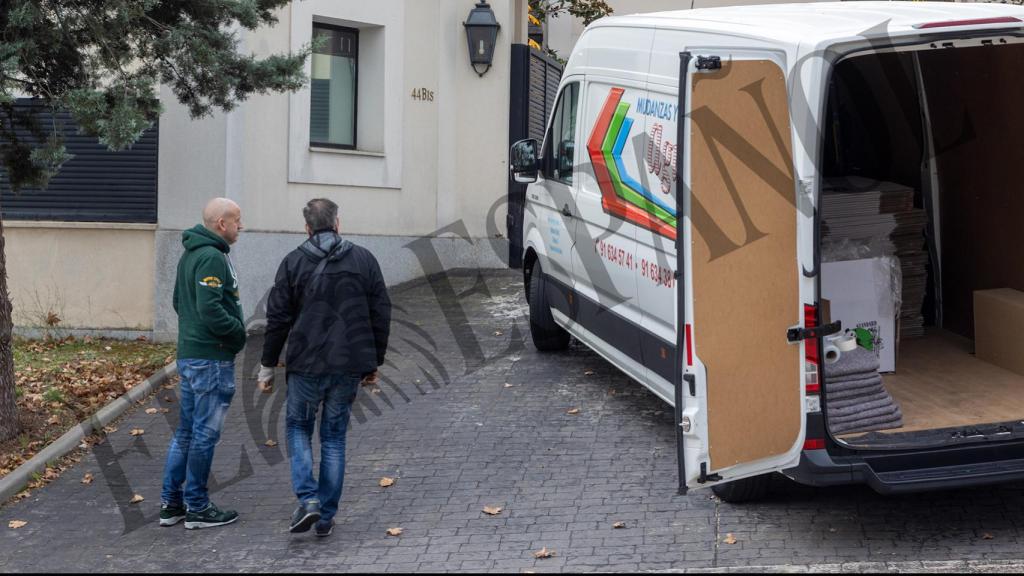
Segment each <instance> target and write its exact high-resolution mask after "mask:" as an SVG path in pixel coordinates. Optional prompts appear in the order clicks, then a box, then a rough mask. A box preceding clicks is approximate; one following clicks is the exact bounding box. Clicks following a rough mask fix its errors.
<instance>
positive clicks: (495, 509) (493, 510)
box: [484, 506, 501, 516]
mask: <svg viewBox="0 0 1024 576" xmlns="http://www.w3.org/2000/svg"><path fill="white" fill-rule="evenodd" d="M484 514H490V515H491V516H497V515H498V514H501V506H484Z"/></svg>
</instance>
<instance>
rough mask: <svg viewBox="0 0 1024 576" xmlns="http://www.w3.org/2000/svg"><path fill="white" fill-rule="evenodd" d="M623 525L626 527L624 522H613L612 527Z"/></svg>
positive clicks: (622, 526) (621, 526)
mask: <svg viewBox="0 0 1024 576" xmlns="http://www.w3.org/2000/svg"><path fill="white" fill-rule="evenodd" d="M625 527H626V523H625V522H616V523H615V524H612V528H625Z"/></svg>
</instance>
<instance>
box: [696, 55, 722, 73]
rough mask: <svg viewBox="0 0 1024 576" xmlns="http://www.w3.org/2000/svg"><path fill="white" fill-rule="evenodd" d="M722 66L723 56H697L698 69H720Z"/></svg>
mask: <svg viewBox="0 0 1024 576" xmlns="http://www.w3.org/2000/svg"><path fill="white" fill-rule="evenodd" d="M721 67H722V57H721V56H697V70H719V69H720V68H721Z"/></svg>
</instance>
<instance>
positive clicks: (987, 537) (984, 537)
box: [981, 532, 995, 540]
mask: <svg viewBox="0 0 1024 576" xmlns="http://www.w3.org/2000/svg"><path fill="white" fill-rule="evenodd" d="M981 538H982V540H992V539H993V538H995V536H993V535H991V534H989V533H988V532H985V533H984V534H982V535H981Z"/></svg>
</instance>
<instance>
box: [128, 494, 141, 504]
mask: <svg viewBox="0 0 1024 576" xmlns="http://www.w3.org/2000/svg"><path fill="white" fill-rule="evenodd" d="M143 500H145V498H143V497H142V494H136V495H135V496H132V499H131V501H129V502H128V503H129V504H138V503H139V502H142V501H143Z"/></svg>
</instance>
